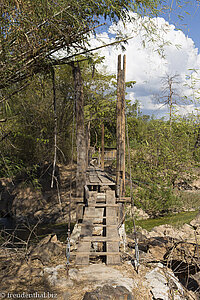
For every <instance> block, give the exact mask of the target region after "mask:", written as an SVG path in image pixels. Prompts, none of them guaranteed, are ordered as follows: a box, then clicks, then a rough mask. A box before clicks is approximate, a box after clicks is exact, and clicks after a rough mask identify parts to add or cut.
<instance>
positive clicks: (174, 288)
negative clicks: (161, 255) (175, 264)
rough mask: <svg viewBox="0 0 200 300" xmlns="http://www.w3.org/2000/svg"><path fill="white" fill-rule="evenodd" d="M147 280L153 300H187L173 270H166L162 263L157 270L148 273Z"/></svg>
mask: <svg viewBox="0 0 200 300" xmlns="http://www.w3.org/2000/svg"><path fill="white" fill-rule="evenodd" d="M145 278H146V280H147V283H148V286H149V287H150V289H151V293H152V295H153V299H159V300H168V299H174V300H181V299H186V298H185V295H184V289H183V288H182V286H181V284H180V282H179V281H178V279H177V278H176V277H175V276H174V274H173V272H172V271H171V270H169V269H167V268H164V267H163V265H162V264H161V263H159V264H157V267H156V268H154V269H153V270H151V271H150V272H148V273H147V274H146V276H145Z"/></svg>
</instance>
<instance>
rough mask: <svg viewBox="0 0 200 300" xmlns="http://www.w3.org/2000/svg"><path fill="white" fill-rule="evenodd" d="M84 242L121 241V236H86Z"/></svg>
mask: <svg viewBox="0 0 200 300" xmlns="http://www.w3.org/2000/svg"><path fill="white" fill-rule="evenodd" d="M83 242H120V238H107V237H106V236H91V237H84V239H83Z"/></svg>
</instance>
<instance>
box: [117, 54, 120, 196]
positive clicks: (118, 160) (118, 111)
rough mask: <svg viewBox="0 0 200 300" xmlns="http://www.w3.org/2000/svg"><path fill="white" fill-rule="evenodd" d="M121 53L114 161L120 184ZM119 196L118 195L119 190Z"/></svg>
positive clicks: (118, 70)
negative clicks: (115, 155)
mask: <svg viewBox="0 0 200 300" xmlns="http://www.w3.org/2000/svg"><path fill="white" fill-rule="evenodd" d="M120 86H121V55H118V66H117V161H116V185H117V189H118V188H119V186H120V165H121V164H120V153H121V152H120V148H121V147H120V141H121V101H120V99H121V88H120ZM118 192H119V195H118V196H119V197H120V190H118Z"/></svg>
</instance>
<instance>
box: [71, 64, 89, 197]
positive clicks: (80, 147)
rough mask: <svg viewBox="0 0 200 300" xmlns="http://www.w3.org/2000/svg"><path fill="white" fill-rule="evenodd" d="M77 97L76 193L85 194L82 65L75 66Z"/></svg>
mask: <svg viewBox="0 0 200 300" xmlns="http://www.w3.org/2000/svg"><path fill="white" fill-rule="evenodd" d="M73 75H74V86H75V99H76V146H77V171H76V195H77V197H82V196H83V187H84V185H85V181H86V164H87V163H86V162H87V159H86V154H87V151H86V138H85V128H84V95H83V83H82V77H81V70H80V66H79V64H78V63H77V65H76V66H73Z"/></svg>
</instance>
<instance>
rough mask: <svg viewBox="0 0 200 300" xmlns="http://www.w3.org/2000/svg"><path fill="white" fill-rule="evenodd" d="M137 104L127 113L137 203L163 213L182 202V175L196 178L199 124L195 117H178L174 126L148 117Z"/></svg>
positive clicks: (152, 212)
mask: <svg viewBox="0 0 200 300" xmlns="http://www.w3.org/2000/svg"><path fill="white" fill-rule="evenodd" d="M133 105H134V106H131V107H130V108H129V111H128V114H127V116H128V131H129V138H130V145H131V150H130V151H131V169H132V178H133V183H134V185H135V189H134V199H135V204H136V205H137V206H138V207H141V208H143V209H144V210H145V211H147V212H148V213H149V214H150V215H151V216H156V215H162V214H163V213H167V212H169V211H172V210H173V209H175V208H176V207H177V206H179V205H181V199H180V197H178V196H177V195H175V193H174V187H176V184H177V182H178V181H180V180H181V179H182V178H185V177H188V178H191V179H192V177H193V172H194V168H195V167H197V166H198V161H199V157H198V156H195V155H194V145H195V141H196V138H197V134H198V133H197V132H196V131H195V126H196V125H195V122H194V120H193V116H191V117H190V116H188V117H187V118H184V117H176V118H174V119H173V122H172V125H171V126H170V123H169V121H164V120H163V119H153V118H151V119H150V118H146V117H145V118H144V117H143V116H142V115H141V114H140V113H138V108H137V104H136V103H135V104H133ZM127 167H128V166H127ZM127 171H128V168H127Z"/></svg>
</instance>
